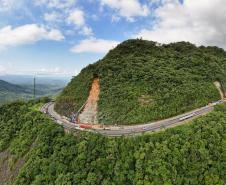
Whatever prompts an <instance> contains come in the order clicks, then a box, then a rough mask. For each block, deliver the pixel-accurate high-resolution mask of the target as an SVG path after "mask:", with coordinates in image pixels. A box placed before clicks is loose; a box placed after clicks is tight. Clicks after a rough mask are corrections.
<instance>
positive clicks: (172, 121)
mask: <svg viewBox="0 0 226 185" xmlns="http://www.w3.org/2000/svg"><path fill="white" fill-rule="evenodd" d="M221 103H223V101H221V100H220V101H217V102H214V103H212V104H211V105H207V106H205V107H202V108H199V109H195V110H193V111H190V112H187V113H184V114H181V115H179V116H175V117H172V118H169V119H165V120H161V121H156V122H150V123H146V124H140V125H133V126H106V127H105V128H93V129H89V130H88V131H91V132H94V133H100V134H102V135H106V136H122V135H134V134H140V133H144V132H150V131H157V130H160V129H162V128H169V127H172V126H176V125H179V124H182V123H184V122H186V121H188V120H191V119H194V118H196V117H199V116H202V115H205V114H206V113H209V112H210V111H212V110H213V108H214V106H215V105H217V104H221ZM41 112H44V113H47V114H49V115H50V116H51V117H52V118H53V119H54V120H55V122H56V123H58V124H60V125H63V127H64V128H65V129H67V130H73V129H78V130H84V129H82V128H80V127H79V125H76V124H74V123H71V122H69V121H68V120H67V119H66V118H65V117H62V116H61V115H59V114H58V113H57V112H55V111H54V103H53V102H50V103H47V104H45V105H43V107H42V108H41Z"/></svg>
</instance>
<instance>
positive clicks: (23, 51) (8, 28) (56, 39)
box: [0, 0, 226, 76]
mask: <svg viewBox="0 0 226 185" xmlns="http://www.w3.org/2000/svg"><path fill="white" fill-rule="evenodd" d="M216 10H217V11H216ZM225 22H226V5H225V3H224V0H216V1H212V0H199V1H197V0H184V1H179V0H86V1H85V0H0V74H50V75H53V74H54V75H68V76H70V75H75V74H77V73H78V72H79V71H80V70H81V69H82V68H83V67H85V66H86V65H87V64H89V63H93V62H95V61H97V60H98V59H101V58H102V57H103V56H104V55H105V54H106V53H107V52H108V50H109V49H112V48H113V47H115V46H116V45H117V44H118V43H120V42H122V41H124V40H127V39H130V38H137V37H142V38H144V39H147V40H154V41H157V42H161V43H170V42H176V41H190V42H192V43H195V44H197V45H216V46H219V47H222V48H226V46H225V43H226V42H225V41H226V26H225Z"/></svg>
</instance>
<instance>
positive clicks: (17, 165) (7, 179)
mask: <svg viewBox="0 0 226 185" xmlns="http://www.w3.org/2000/svg"><path fill="white" fill-rule="evenodd" d="M24 163H25V160H24V159H23V158H22V159H19V160H16V161H15V157H14V156H13V155H11V154H10V153H9V152H8V151H4V152H1V153H0V185H4V184H10V183H13V182H14V181H15V179H16V177H17V175H18V174H19V170H20V169H21V168H22V167H23V165H24Z"/></svg>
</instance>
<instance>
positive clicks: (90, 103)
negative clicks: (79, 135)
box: [79, 78, 100, 124]
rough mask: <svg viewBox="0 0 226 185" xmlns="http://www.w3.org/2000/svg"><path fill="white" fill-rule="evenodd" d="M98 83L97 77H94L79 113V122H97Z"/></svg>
mask: <svg viewBox="0 0 226 185" xmlns="http://www.w3.org/2000/svg"><path fill="white" fill-rule="evenodd" d="M99 93H100V85H99V78H95V79H94V80H93V83H92V87H91V90H90V93H89V97H88V100H87V102H86V105H85V107H84V109H83V111H82V113H81V114H80V115H79V122H80V123H86V124H97V123H98V121H97V102H98V100H99Z"/></svg>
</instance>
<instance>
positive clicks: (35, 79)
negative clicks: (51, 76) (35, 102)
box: [34, 76, 36, 99]
mask: <svg viewBox="0 0 226 185" xmlns="http://www.w3.org/2000/svg"><path fill="white" fill-rule="evenodd" d="M35 83H36V79H35V76H34V99H35V90H36V89H35V88H36V84H35Z"/></svg>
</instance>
